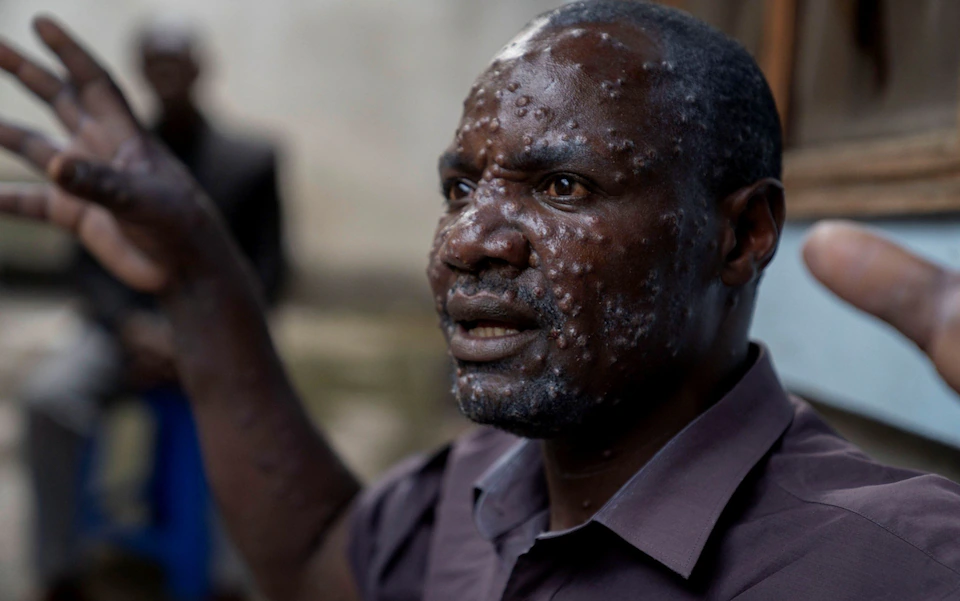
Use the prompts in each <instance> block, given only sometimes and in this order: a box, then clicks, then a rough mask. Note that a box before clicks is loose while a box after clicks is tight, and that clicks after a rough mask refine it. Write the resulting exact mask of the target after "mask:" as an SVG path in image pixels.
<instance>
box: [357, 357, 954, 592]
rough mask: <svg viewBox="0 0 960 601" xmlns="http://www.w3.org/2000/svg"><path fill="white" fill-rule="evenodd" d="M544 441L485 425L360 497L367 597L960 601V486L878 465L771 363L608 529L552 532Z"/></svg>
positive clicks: (650, 475) (658, 463)
mask: <svg viewBox="0 0 960 601" xmlns="http://www.w3.org/2000/svg"><path fill="white" fill-rule="evenodd" d="M547 502H548V501H547V492H546V483H545V480H544V475H543V466H542V463H541V456H540V452H539V446H538V444H537V443H535V442H531V441H527V440H521V439H518V438H516V437H513V436H511V435H508V434H505V433H502V432H499V431H496V430H492V429H478V430H476V431H473V432H471V433H470V434H467V435H466V436H463V437H462V438H460V439H459V440H457V441H456V442H454V443H453V444H451V445H449V446H448V447H446V448H444V449H442V450H441V451H439V452H437V453H435V454H433V455H431V456H428V457H424V458H419V459H414V460H410V461H407V462H406V463H404V464H402V465H400V466H398V467H397V468H395V469H394V470H392V472H391V473H390V474H388V475H387V476H386V477H385V478H384V479H383V480H382V481H381V482H380V483H379V484H378V485H377V486H375V487H374V488H372V489H370V490H368V491H367V492H366V493H365V494H364V495H363V497H362V498H361V499H360V500H359V501H358V502H357V504H356V506H355V509H354V514H353V526H352V527H353V532H352V540H351V549H350V555H351V562H352V566H353V570H354V577H355V579H356V582H357V584H358V586H359V587H360V590H361V593H362V597H363V599H365V600H367V601H388V600H389V601H414V600H419V599H423V600H424V601H489V600H493V599H504V600H510V601H514V600H517V601H519V600H543V601H546V600H548V599H550V600H555V601H565V600H585V599H599V600H602V601H614V600H619V599H651V600H653V599H655V600H657V601H669V600H672V599H710V600H718V601H719V600H724V599H737V600H738V601H747V600H756V601H771V600H778V601H789V600H791V599H797V600H800V599H802V600H804V601H808V600H824V601H828V600H829V601H841V600H845V599H851V600H852V599H857V600H862V599H869V600H871V601H873V600H879V599H889V600H891V601H894V600H895V601H908V600H914V599H916V600H921V599H922V600H924V601H932V600H937V599H960V486H957V485H956V484H954V483H953V482H950V481H948V480H946V479H944V478H940V477H938V476H933V475H929V474H922V473H918V472H914V471H909V470H902V469H896V468H892V467H888V466H885V465H881V464H879V463H876V462H875V461H873V460H872V459H870V458H869V457H867V456H866V455H865V454H864V453H863V452H862V451H860V450H859V449H857V448H856V447H855V446H853V445H852V444H850V443H849V442H847V441H845V440H843V439H842V438H841V437H840V436H839V435H837V434H836V433H835V432H834V431H833V430H831V429H830V427H829V426H827V425H826V424H825V423H824V422H823V421H822V420H821V419H820V417H818V416H817V414H816V413H815V412H814V411H813V410H812V409H811V408H810V407H809V405H807V404H806V403H804V402H803V401H801V400H799V399H795V398H791V397H789V396H788V395H787V394H786V393H785V392H784V391H783V388H782V386H781V384H780V382H779V380H778V379H777V376H776V373H775V371H774V369H773V366H772V363H771V361H770V359H769V356H768V353H767V352H766V351H765V350H761V352H760V353H759V357H758V359H757V360H756V362H755V363H754V365H753V366H752V367H751V369H750V370H749V371H748V372H747V374H746V375H745V376H744V377H743V379H742V380H741V381H740V382H739V383H738V384H737V385H736V386H735V387H734V388H733V390H731V391H730V392H729V393H728V394H727V395H726V396H724V397H723V399H721V400H720V401H719V402H718V403H717V404H716V405H714V406H713V407H711V408H710V409H709V410H708V411H706V412H705V413H703V414H702V415H701V416H700V417H699V418H697V419H696V420H695V421H693V422H692V423H691V424H690V425H688V426H687V427H686V428H685V429H684V430H683V431H682V432H681V433H680V434H678V435H677V436H675V437H674V438H673V439H672V440H671V441H670V442H669V443H667V445H666V446H665V447H664V448H663V449H662V450H661V451H660V452H659V453H658V454H657V455H656V456H655V457H654V458H653V459H652V460H651V461H650V462H649V463H648V464H647V465H646V466H644V467H643V469H641V470H640V471H639V472H637V474H635V475H634V476H633V478H632V479H631V480H630V481H628V482H627V483H626V484H625V485H624V486H623V487H622V488H621V489H620V490H619V491H618V492H617V494H616V495H614V496H613V497H612V498H611V499H610V501H609V502H607V503H606V505H604V506H603V507H602V508H601V509H600V510H599V511H597V513H596V514H595V515H594V516H593V518H592V519H591V520H590V521H588V522H587V523H586V524H583V525H582V526H579V527H576V528H573V529H570V530H567V531H564V532H547V526H548V519H547Z"/></svg>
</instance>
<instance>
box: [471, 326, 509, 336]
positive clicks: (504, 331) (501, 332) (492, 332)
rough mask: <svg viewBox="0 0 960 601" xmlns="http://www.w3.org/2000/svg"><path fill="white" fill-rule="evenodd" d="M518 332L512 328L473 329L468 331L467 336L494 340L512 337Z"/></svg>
mask: <svg viewBox="0 0 960 601" xmlns="http://www.w3.org/2000/svg"><path fill="white" fill-rule="evenodd" d="M519 333H520V332H519V330H514V329H513V328H490V327H483V328H473V329H472V330H470V331H469V334H470V335H471V336H473V337H475V338H496V337H497V336H512V335H513V334H519Z"/></svg>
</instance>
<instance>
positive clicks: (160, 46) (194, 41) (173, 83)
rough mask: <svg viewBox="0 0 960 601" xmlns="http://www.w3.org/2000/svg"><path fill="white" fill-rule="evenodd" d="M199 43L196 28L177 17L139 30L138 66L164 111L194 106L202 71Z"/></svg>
mask: <svg viewBox="0 0 960 601" xmlns="http://www.w3.org/2000/svg"><path fill="white" fill-rule="evenodd" d="M199 46H200V43H199V39H198V35H197V32H196V31H195V30H194V29H193V27H191V26H190V24H189V23H187V22H185V21H182V20H180V19H175V18H168V19H161V20H157V21H155V22H153V23H151V24H150V25H149V26H148V27H146V28H145V29H144V30H143V31H142V32H141V35H140V38H139V49H140V61H141V62H140V67H141V70H142V73H143V77H144V79H145V80H146V81H147V83H148V84H149V85H150V89H151V90H152V91H153V92H154V94H156V96H157V100H158V101H159V102H160V106H161V108H162V109H163V111H164V112H165V113H176V112H178V111H180V110H182V109H184V108H190V107H192V106H193V92H194V88H195V86H196V84H197V80H198V79H199V78H200V74H201V65H200V57H199V54H200V48H199Z"/></svg>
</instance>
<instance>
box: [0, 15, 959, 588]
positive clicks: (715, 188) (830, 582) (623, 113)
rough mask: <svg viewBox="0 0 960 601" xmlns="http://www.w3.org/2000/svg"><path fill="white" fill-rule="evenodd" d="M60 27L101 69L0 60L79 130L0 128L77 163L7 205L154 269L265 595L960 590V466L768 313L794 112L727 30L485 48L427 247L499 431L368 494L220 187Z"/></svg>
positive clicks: (451, 321)
mask: <svg viewBox="0 0 960 601" xmlns="http://www.w3.org/2000/svg"><path fill="white" fill-rule="evenodd" d="M37 31H38V33H39V35H40V37H41V39H42V40H43V41H44V42H45V43H46V44H47V45H48V46H49V47H50V48H51V49H52V50H53V51H54V52H55V53H56V54H57V55H58V56H59V57H60V59H61V61H62V63H63V64H64V66H65V67H66V68H67V70H68V71H69V73H70V76H71V79H72V81H73V82H75V83H74V85H75V86H76V92H73V91H72V90H71V88H69V87H65V84H63V83H62V82H61V80H59V79H57V78H56V77H54V76H53V75H52V74H50V73H48V72H45V71H42V70H41V69H40V67H38V66H36V65H35V64H34V63H32V62H30V61H28V59H25V58H24V57H22V55H20V54H17V53H15V52H14V51H13V50H11V49H8V48H5V49H4V50H3V52H2V54H0V66H2V67H3V68H4V69H6V70H7V71H10V72H11V73H15V74H16V75H17V77H18V79H19V80H20V81H21V82H22V83H23V84H24V85H25V86H26V87H27V88H28V89H30V90H31V91H33V92H34V93H36V94H37V95H38V96H39V97H40V98H42V99H44V100H46V101H47V102H48V103H50V104H51V105H52V106H53V108H54V110H56V111H57V112H58V114H60V116H61V118H62V120H63V121H64V124H65V126H66V127H67V128H68V130H70V131H72V132H74V133H73V135H72V137H71V141H72V144H71V146H70V148H68V149H67V150H59V149H57V148H55V147H54V146H52V145H50V144H49V143H47V142H45V141H43V140H41V139H40V138H39V137H37V135H36V134H33V133H30V132H26V131H24V130H18V129H15V128H13V127H11V126H9V125H4V126H3V127H2V128H0V132H2V135H0V142H2V143H3V145H5V146H6V147H7V148H10V149H11V150H13V151H14V152H16V153H18V154H19V155H20V156H22V157H23V158H25V159H26V160H28V161H30V162H32V163H33V164H35V165H36V166H37V167H39V168H41V169H43V170H44V171H45V172H46V173H47V174H48V175H49V176H50V178H51V180H52V184H51V185H50V186H49V187H41V188H28V187H15V188H11V189H9V190H7V191H6V193H5V194H3V195H2V196H0V198H2V199H3V203H2V205H3V206H4V208H5V210H6V211H7V212H9V213H12V214H19V215H27V216H35V217H39V218H41V219H46V220H48V221H50V222H52V223H55V224H58V225H60V226H62V227H67V228H69V229H72V230H74V231H76V232H77V235H78V236H79V237H80V239H81V241H83V242H84V243H85V244H86V245H87V247H88V248H90V249H91V252H92V253H93V254H94V255H95V256H97V257H98V258H99V259H100V260H101V261H103V262H104V264H105V265H106V266H107V267H108V268H109V269H111V271H113V272H114V273H116V274H117V275H118V276H119V277H121V278H123V279H124V280H125V281H127V282H128V283H130V284H131V285H135V286H138V287H140V288H142V289H147V290H154V291H157V292H158V293H159V294H160V296H161V298H162V299H163V306H164V310H165V312H166V314H167V315H168V317H169V319H170V321H171V323H172V325H173V328H174V332H175V334H176V337H177V365H178V369H179V370H180V373H181V374H183V377H184V380H185V383H186V385H187V386H188V389H189V390H190V392H191V396H192V398H193V399H194V409H195V412H196V416H197V420H198V423H199V427H200V430H201V436H202V438H203V443H204V450H205V453H206V461H207V467H208V471H209V476H210V479H211V481H212V483H213V486H214V488H215V490H216V491H217V495H218V498H219V500H220V503H221V506H222V509H223V512H224V514H225V516H226V517H227V519H228V522H229V524H230V526H231V529H232V533H233V536H234V538H235V540H236V542H237V543H238V545H239V546H240V548H241V549H242V550H243V551H244V552H245V554H246V558H247V560H248V562H249V564H250V567H251V568H252V569H253V571H254V572H255V573H256V574H257V576H258V578H259V583H260V585H261V586H262V588H263V590H264V592H265V593H267V595H268V596H271V597H272V598H277V599H310V598H317V599H319V598H322V599H330V598H343V599H377V600H385V599H404V600H408V599H409V600H412V599H421V598H422V599H428V600H435V599H437V600H439V599H444V600H447V599H458V600H462V601H466V600H473V599H478V600H479V599H484V600H486V599H511V600H513V599H628V598H629V599H635V598H650V599H734V598H736V599H739V600H746V599H763V600H767V599H831V600H835V599H874V598H888V599H948V598H955V596H956V594H957V591H958V590H960V572H958V570H960V544H958V542H957V541H958V537H960V519H958V516H960V489H958V487H957V486H956V485H954V484H952V483H950V482H948V481H946V480H943V479H941V478H937V477H933V476H925V475H920V474H917V473H914V472H907V471H903V470H897V469H893V468H889V467H885V466H881V465H878V464H876V463H874V462H873V461H871V460H870V459H869V458H868V457H866V456H864V455H863V454H862V453H860V452H859V451H857V450H856V449H855V448H854V447H852V446H851V445H850V444H848V443H846V442H845V441H843V440H842V439H840V438H839V437H838V436H836V435H835V434H834V433H833V432H832V431H831V430H830V429H829V428H828V427H827V426H826V425H825V424H824V423H823V422H822V421H821V420H820V419H819V418H818V417H817V416H816V415H815V414H814V413H813V412H812V411H811V410H810V408H809V407H808V406H807V405H805V404H804V403H803V402H801V401H798V400H793V399H790V398H788V397H787V395H786V394H785V393H784V392H783V390H782V388H781V386H780V384H779V382H778V380H777V378H776V375H775V373H774V371H773V367H772V365H771V362H770V358H769V356H768V353H767V351H765V350H764V349H762V348H761V347H758V346H755V345H751V344H750V343H749V342H748V340H747V330H748V326H749V322H750V314H751V310H752V304H753V298H754V295H755V292H756V288H757V283H758V280H759V278H760V275H761V273H762V271H763V268H764V267H765V266H766V265H767V263H768V262H769V260H770V259H771V257H772V256H773V253H774V251H775V249H776V246H777V241H778V237H779V233H780V228H781V224H782V220H783V213H784V211H783V192H782V188H781V186H780V184H779V181H778V177H779V174H780V136H779V131H780V130H779V123H778V121H777V117H776V110H775V107H774V104H773V100H772V98H771V96H770V93H769V90H768V89H767V87H766V85H765V83H764V81H763V78H762V76H761V74H760V72H759V70H758V68H757V67H756V65H755V64H754V62H753V61H752V60H751V59H750V58H749V56H748V55H747V54H746V53H745V52H744V51H743V50H742V49H741V48H740V47H739V46H737V45H736V44H735V43H733V42H731V41H730V40H728V39H727V38H725V37H724V36H723V35H722V34H720V33H718V32H716V31H714V30H712V29H710V28H708V27H707V26H705V25H703V24H701V23H699V22H697V21H696V20H694V19H692V18H691V17H689V16H687V15H685V14H683V13H680V12H677V11H672V10H669V9H665V8H661V7H657V6H654V5H650V4H642V3H636V2H619V1H613V0H597V1H595V2H577V3H573V4H569V5H566V6H564V7H562V8H560V9H557V10H556V11H554V12H551V13H548V14H546V15H544V16H542V17H540V18H538V19H536V20H535V21H533V22H532V23H531V24H530V25H529V26H528V27H527V28H526V29H524V30H523V31H522V32H521V33H520V35H519V36H518V37H517V38H515V39H514V40H513V41H512V42H511V43H510V44H508V46H507V47H505V48H504V50H503V51H501V53H500V54H499V55H498V56H497V57H496V58H495V59H494V61H493V62H492V63H491V64H490V66H489V68H488V69H487V71H486V72H485V73H484V74H482V75H481V76H480V78H479V80H478V81H477V83H476V84H475V87H474V89H473V90H472V91H471V94H470V96H469V97H468V99H467V103H466V105H465V110H464V117H463V120H462V121H461V124H460V127H459V128H458V130H457V134H456V136H455V139H454V142H453V144H452V145H451V146H450V148H449V150H448V151H447V152H446V153H445V154H444V156H443V158H442V159H441V179H442V181H443V189H444V194H445V195H446V197H447V200H448V206H447V210H446V213H445V214H444V216H443V217H442V218H441V221H440V224H439V227H438V231H437V236H436V239H435V243H434V247H433V250H432V252H431V261H430V266H429V269H428V275H429V278H430V282H431V286H432V287H433V290H434V293H435V295H436V302H437V308H438V311H439V313H440V316H441V322H442V327H443V330H444V333H445V334H446V335H447V338H448V341H449V346H450V352H451V355H452V356H453V358H454V360H455V362H456V366H457V374H456V378H455V382H454V392H455V394H456V396H457V400H458V402H459V404H460V406H461V408H462V409H463V411H464V412H465V413H466V414H467V415H468V416H470V417H471V418H472V419H474V420H475V421H477V422H480V423H482V424H489V425H492V426H495V428H496V429H493V428H481V429H478V430H477V431H475V432H473V433H470V434H468V435H466V436H465V437H463V438H461V439H459V440H457V441H455V442H454V443H453V444H452V445H450V446H449V447H447V448H445V449H442V450H441V451H439V452H437V453H434V454H432V455H430V456H427V457H423V458H417V459H413V460H411V461H408V462H406V463H404V464H402V465H400V466H398V467H397V468H396V469H395V470H393V471H392V472H391V473H390V474H388V475H387V476H386V477H385V478H384V479H383V480H382V481H381V482H380V483H379V484H378V485H376V486H375V487H373V488H371V489H369V490H367V491H366V492H365V493H363V494H362V495H360V496H359V497H358V496H357V492H358V488H359V487H358V485H357V483H356V481H355V480H354V478H353V477H352V476H351V475H350V474H349V472H348V471H347V470H346V468H344V467H343V465H342V464H341V463H340V462H339V461H338V460H337V458H336V456H335V454H334V453H333V452H332V451H331V449H330V448H329V447H328V446H327V444H326V442H325V441H324V440H323V438H322V437H321V436H320V435H319V434H318V433H317V432H316V431H315V430H313V429H312V428H311V427H310V426H309V425H308V423H307V420H306V419H305V418H304V416H303V411H302V409H301V407H300V405H299V403H298V401H297V399H296V396H295V393H294V392H293V391H292V390H291V387H290V385H289V382H288V380H287V379H286V377H285V376H284V374H283V369H282V366H281V365H280V363H279V360H278V359H277V357H276V353H275V351H274V350H273V348H272V346H271V343H270V338H269V335H268V333H267V329H266V327H265V324H264V321H263V317H262V312H261V309H260V303H259V301H258V297H257V295H256V293H255V291H253V290H252V289H251V287H250V286H249V283H248V280H247V278H246V275H245V270H244V269H243V266H242V265H241V264H240V263H239V262H238V261H237V252H236V250H235V249H234V248H233V247H232V246H231V244H230V243H229V241H228V239H227V238H226V237H225V236H224V235H223V234H222V233H221V232H222V227H221V226H220V224H219V223H218V222H217V220H216V219H214V218H213V217H212V216H211V213H210V211H209V209H208V206H209V205H208V203H207V202H206V201H205V199H204V197H203V195H202V194H200V193H199V192H198V188H197V186H196V185H195V184H193V183H192V182H191V181H190V180H189V179H188V178H186V177H185V176H184V174H183V171H182V170H181V169H180V168H179V167H178V166H177V165H176V164H175V163H174V162H173V161H171V160H170V159H169V157H167V156H165V155H162V153H160V152H159V150H158V148H157V146H156V145H155V143H154V142H153V141H152V140H151V139H150V138H149V137H148V136H144V135H143V134H142V133H140V132H139V130H138V128H137V126H136V122H135V121H134V120H133V119H132V117H130V115H129V111H128V110H127V109H126V107H125V104H124V103H123V101H122V97H121V96H120V95H119V93H118V92H117V91H116V89H115V87H114V86H113V85H112V84H111V83H110V80H109V78H108V77H107V76H106V74H105V72H104V71H102V69H101V68H100V67H99V66H98V65H97V64H96V63H95V62H94V61H93V59H91V58H90V56H89V55H88V54H87V53H86V52H84V51H83V50H82V49H81V48H80V47H79V46H78V45H77V44H76V42H74V41H73V40H72V39H71V38H70V37H69V36H68V35H67V34H66V33H65V32H64V31H63V29H62V28H60V27H59V26H57V25H56V24H55V23H53V22H52V21H50V20H48V19H40V20H38V21H37ZM77 114H83V115H85V116H87V118H88V119H89V121H88V123H90V125H88V127H87V129H86V130H77V128H76V123H77V121H76V119H75V118H72V117H73V116H75V115H77ZM93 132H96V134H97V136H99V139H101V140H103V141H104V144H103V146H102V147H101V149H100V150H98V151H97V152H90V151H89V147H88V146H87V145H86V141H87V139H88V138H87V137H86V136H90V135H91V134H92V133H93ZM108 162H109V164H108ZM827 238H828V239H827V240H826V241H825V242H823V244H824V245H826V246H827V247H830V246H832V245H833V242H832V240H837V239H838V237H837V236H833V237H830V236H827ZM815 242H816V241H815ZM811 248H812V249H813V250H811V251H810V252H811V256H816V255H817V252H819V251H818V249H820V250H822V248H823V247H822V246H817V245H816V243H814V245H813V246H812V247H811ZM825 252H828V253H829V252H831V251H829V250H827V251H825ZM851 262H852V261H847V264H848V265H849V264H850V263H851ZM523 437H526V438H523Z"/></svg>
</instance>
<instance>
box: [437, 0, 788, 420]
mask: <svg viewBox="0 0 960 601" xmlns="http://www.w3.org/2000/svg"><path fill="white" fill-rule="evenodd" d="M780 158H781V142H780V124H779V120H778V117H777V113H776V107H775V106H774V103H773V99H772V97H771V94H770V92H769V89H768V88H767V86H766V83H765V81H764V79H763V76H762V74H761V73H760V71H759V69H758V68H757V66H756V64H755V63H754V61H753V60H752V59H751V58H750V57H749V55H747V54H746V52H745V51H744V50H743V49H742V48H741V47H740V46H738V45H737V44H736V43H734V42H732V41H731V40H729V39H727V38H726V37H725V36H723V34H721V33H719V32H717V31H715V30H713V29H711V28H709V27H708V26H706V25H704V24H702V23H700V22H698V21H696V20H695V19H693V18H692V17H689V16H687V15H685V14H683V13H680V12H677V11H672V10H669V9H665V8H663V7H659V6H656V5H651V4H645V3H639V2H623V1H614V0H598V1H595V2H578V3H574V4H569V5H566V6H564V7H562V8H559V9H557V10H555V11H553V12H550V13H547V14H545V15H543V16H541V17H539V18H537V19H536V20H534V21H533V22H532V23H531V24H530V25H528V27H527V28H525V29H524V30H523V31H522V32H521V33H520V34H519V35H518V36H517V37H516V38H515V39H514V40H513V41H512V42H511V43H510V44H508V45H507V46H506V47H505V48H504V49H503V50H502V51H501V52H500V53H499V54H498V56H497V57H495V59H494V60H493V62H492V63H491V64H490V66H489V68H488V69H487V70H486V71H485V72H484V73H483V74H482V75H481V76H480V78H479V79H478V80H477V82H476V83H475V84H474V87H473V89H472V91H471V93H470V95H469V97H468V98H467V100H466V101H465V103H464V114H463V118H462V120H461V123H460V127H459V129H458V130H457V133H456V137H455V140H454V142H453V144H452V145H451V146H450V148H449V149H448V151H447V152H446V153H445V154H444V155H443V157H441V161H440V172H441V180H442V182H443V189H444V194H445V196H446V197H447V202H448V205H447V211H446V213H445V215H444V216H443V217H441V220H440V223H439V225H438V229H437V235H436V239H435V241H434V248H433V250H432V253H431V263H430V267H429V270H428V272H429V277H430V281H431V285H432V287H433V291H434V294H435V295H436V304H437V309H438V311H439V312H440V315H441V322H442V323H441V325H442V327H443V329H444V332H445V334H446V336H447V338H448V340H449V343H450V349H451V354H452V355H453V357H454V359H455V360H456V363H457V368H458V369H457V377H456V380H455V384H454V392H455V394H456V396H457V399H458V401H459V404H460V406H461V408H462V409H463V411H464V412H465V413H466V414H467V416H468V417H471V418H472V419H474V420H476V421H479V422H481V423H489V424H492V425H496V426H498V427H502V428H505V429H507V430H511V431H513V432H516V433H519V434H521V435H525V436H531V437H553V436H565V435H569V434H571V433H573V432H576V431H577V429H580V428H583V427H584V426H587V425H589V424H594V425H602V424H603V422H604V416H607V417H608V419H609V418H610V416H617V415H621V414H622V413H623V412H624V410H628V411H634V410H643V409H644V408H645V406H646V405H649V404H651V403H653V402H655V401H656V400H658V399H659V398H662V397H663V396H664V395H666V394H669V391H670V390H671V389H673V388H675V387H677V386H679V385H680V384H681V383H682V381H683V380H684V378H687V377H690V376H691V374H693V373H695V372H696V371H697V370H698V369H700V368H701V366H702V365H704V364H705V363H709V362H711V361H714V362H716V361H720V362H723V361H724V360H728V358H729V357H731V356H735V355H738V354H741V355H742V353H743V352H744V351H745V350H746V343H747V338H746V337H747V329H748V326H749V321H750V315H751V312H752V304H753V295H754V291H755V287H756V284H757V281H758V279H759V276H760V272H761V271H762V269H763V268H764V267H765V266H766V264H767V262H768V261H769V260H770V259H771V258H772V256H773V252H774V250H775V249H776V244H777V239H778V235H779V228H780V226H781V224H782V220H783V195H782V189H781V187H780V184H779V177H780Z"/></svg>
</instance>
